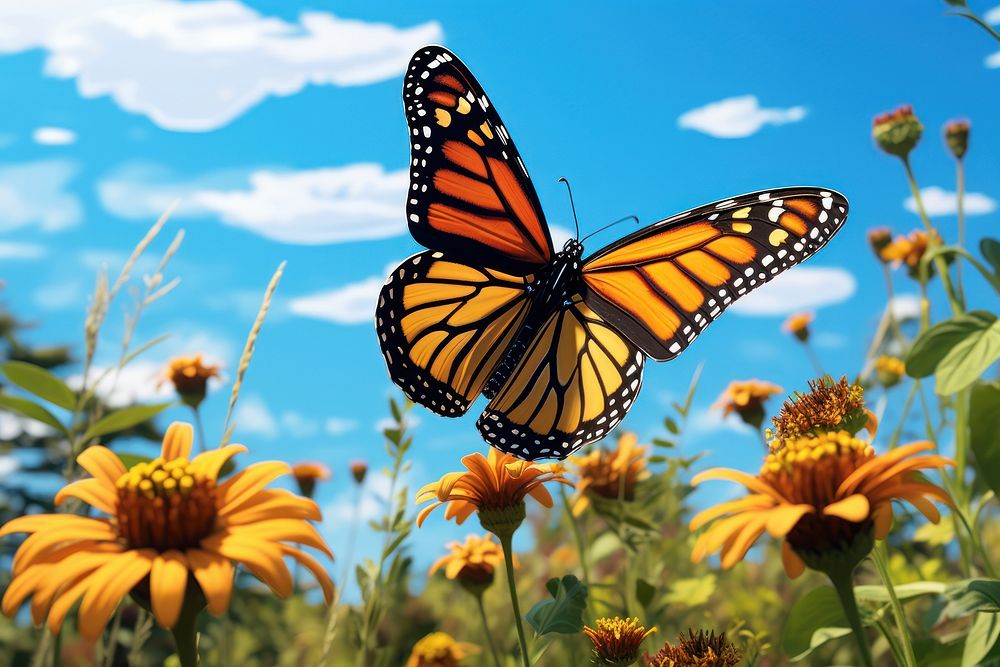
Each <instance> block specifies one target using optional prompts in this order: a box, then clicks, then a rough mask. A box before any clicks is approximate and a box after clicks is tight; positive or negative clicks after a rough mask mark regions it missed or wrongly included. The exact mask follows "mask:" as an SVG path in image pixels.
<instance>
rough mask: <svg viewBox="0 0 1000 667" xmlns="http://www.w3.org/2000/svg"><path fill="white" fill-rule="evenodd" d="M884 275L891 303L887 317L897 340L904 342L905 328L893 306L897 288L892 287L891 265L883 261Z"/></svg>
mask: <svg viewBox="0 0 1000 667" xmlns="http://www.w3.org/2000/svg"><path fill="white" fill-rule="evenodd" d="M882 277H883V278H884V279H885V294H886V298H887V299H888V301H887V302H886V303H888V304H889V306H888V308H886V317H888V318H889V328H890V329H891V330H892V333H893V335H895V337H896V341H897V342H899V343H902V342H903V340H904V338H903V330H902V329H901V328H900V326H899V320H897V319H896V312H895V309H894V307H893V300H894V299H895V298H896V294H895V290H894V289H893V288H892V270H891V269H890V268H889V265H888V264H886V263H885V262H882Z"/></svg>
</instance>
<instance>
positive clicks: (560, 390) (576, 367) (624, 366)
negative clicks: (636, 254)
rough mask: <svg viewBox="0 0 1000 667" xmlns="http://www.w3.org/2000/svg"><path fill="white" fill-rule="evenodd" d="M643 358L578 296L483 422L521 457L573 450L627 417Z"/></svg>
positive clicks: (540, 336) (497, 443) (547, 326)
mask: <svg viewBox="0 0 1000 667" xmlns="http://www.w3.org/2000/svg"><path fill="white" fill-rule="evenodd" d="M642 364H643V355H642V353H641V352H639V350H638V349H637V348H636V347H635V345H633V344H632V343H631V342H629V341H628V339H626V338H625V337H623V336H622V335H621V334H620V333H618V332H617V331H616V330H615V329H614V328H613V327H612V326H610V325H609V324H608V323H607V322H605V321H604V320H603V319H602V318H601V317H600V316H599V315H598V314H597V313H595V312H594V311H593V310H591V308H590V307H589V306H587V304H585V303H583V301H582V299H581V298H580V297H579V296H577V297H575V298H574V299H572V300H571V302H570V304H568V305H566V306H565V307H564V308H561V309H559V310H557V311H555V312H554V313H552V314H551V315H550V316H549V317H548V319H547V320H546V321H545V322H544V323H543V325H542V326H541V327H540V328H539V329H538V331H537V333H536V334H535V335H534V336H533V337H532V339H531V342H530V343H529V344H528V347H527V349H526V350H525V352H524V355H523V356H522V357H521V360H520V362H519V363H518V364H517V366H516V367H515V368H514V371H513V373H512V374H511V375H510V377H509V378H508V379H507V382H506V384H504V386H503V388H502V389H501V390H500V392H499V393H498V394H497V395H496V396H495V397H494V398H493V399H492V400H491V401H490V403H489V405H487V406H486V410H485V411H484V412H483V414H482V416H481V417H480V418H479V421H478V422H477V425H478V426H479V430H480V432H481V433H482V434H483V437H485V438H486V441H487V442H488V443H490V444H491V445H493V446H494V447H497V448H498V449H502V450H504V451H507V452H510V453H512V454H514V455H516V456H518V457H520V458H523V459H529V460H531V459H536V458H559V459H563V458H566V457H567V456H569V455H570V454H572V453H573V452H574V451H576V450H577V449H579V448H580V447H583V446H584V445H586V444H588V443H590V442H593V441H595V440H599V439H601V438H602V437H604V436H605V435H607V433H608V432H609V431H610V430H611V429H613V428H614V427H615V426H617V425H618V423H619V422H620V421H621V420H622V418H624V417H625V414H626V412H628V409H629V408H630V407H631V405H632V401H633V400H634V399H635V395H636V393H637V392H638V391H639V387H640V385H641V383H642Z"/></svg>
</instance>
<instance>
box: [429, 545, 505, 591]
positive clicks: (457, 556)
mask: <svg viewBox="0 0 1000 667" xmlns="http://www.w3.org/2000/svg"><path fill="white" fill-rule="evenodd" d="M448 549H450V553H448V554H446V555H444V556H441V558H438V559H437V560H436V561H435V562H434V564H433V565H432V566H431V569H430V571H429V572H428V574H434V573H435V572H437V571H438V570H440V569H441V568H442V567H443V568H444V574H445V576H446V577H448V578H449V579H453V580H455V581H458V583H460V584H461V585H462V586H463V587H464V588H466V589H468V590H469V591H470V592H472V593H473V594H478V593H480V592H482V591H483V590H485V589H486V588H489V587H490V585H492V584H493V574H494V572H495V571H496V569H497V567H500V566H501V565H502V564H503V550H501V548H500V545H499V544H497V543H496V542H494V541H493V538H492V537H491V536H490V535H489V534H487V535H485V536H483V537H479V536H478V535H469V536H468V537H466V538H465V542H450V543H449V544H448ZM512 557H513V558H514V562H515V566H516V565H517V557H516V556H512Z"/></svg>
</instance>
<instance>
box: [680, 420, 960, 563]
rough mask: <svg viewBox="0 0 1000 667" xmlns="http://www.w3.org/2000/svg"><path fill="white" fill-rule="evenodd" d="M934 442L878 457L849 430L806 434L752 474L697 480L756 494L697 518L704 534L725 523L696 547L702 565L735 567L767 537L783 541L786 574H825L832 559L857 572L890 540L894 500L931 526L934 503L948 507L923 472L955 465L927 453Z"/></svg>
mask: <svg viewBox="0 0 1000 667" xmlns="http://www.w3.org/2000/svg"><path fill="white" fill-rule="evenodd" d="M930 449H933V445H932V444H931V443H929V442H916V443H912V444H909V445H904V446H901V447H897V448H896V449H893V450H892V451H890V452H888V453H886V454H882V455H876V454H875V451H874V449H873V448H872V446H871V445H870V444H869V443H868V442H866V441H864V440H860V439H858V438H855V437H853V436H852V435H851V434H850V433H848V432H846V431H838V432H831V433H821V434H818V435H801V436H795V437H791V438H788V439H784V440H781V441H779V442H777V443H776V445H775V446H773V447H772V451H771V453H770V454H768V455H767V457H766V459H765V461H764V465H763V466H762V467H761V469H760V472H759V473H758V474H757V475H756V476H754V475H749V474H747V473H744V472H740V471H737V470H729V469H726V468H717V469H713V470H708V471H705V472H703V473H701V474H699V475H696V476H695V478H694V479H693V480H692V484H694V485H699V484H702V483H704V482H706V481H708V480H715V479H725V480H730V481H733V482H737V483H739V484H742V485H743V486H745V487H746V488H747V490H748V491H749V492H750V493H749V495H747V496H745V497H743V498H740V499H738V500H731V501H728V502H724V503H721V504H719V505H716V506H715V507H712V508H710V509H707V510H704V511H703V512H701V513H699V514H698V515H697V516H695V517H694V519H692V520H691V524H690V527H691V530H698V529H699V528H701V527H702V526H705V525H706V524H708V523H709V522H710V521H712V520H714V519H718V518H719V517H724V518H721V519H720V520H719V521H716V522H715V523H713V524H712V525H711V526H710V527H709V528H708V530H706V531H705V532H703V533H702V534H701V535H700V536H699V537H698V540H697V542H696V543H695V547H694V552H693V553H692V558H693V560H695V561H696V562H697V561H699V560H701V559H703V558H705V557H706V556H708V555H709V554H711V553H713V552H715V551H719V550H721V553H722V567H723V568H727V569H728V568H730V567H732V566H733V565H735V564H736V563H738V562H739V561H741V560H742V559H743V557H744V556H745V555H746V552H747V550H749V549H750V547H751V546H753V544H754V542H755V541H756V540H757V538H758V537H760V536H761V535H762V534H763V533H764V532H765V531H766V532H767V533H768V534H769V535H771V536H772V537H775V538H784V543H783V545H782V552H781V553H782V561H783V563H784V566H785V571H786V572H787V573H788V576H790V577H792V578H795V577H798V576H799V575H800V574H802V572H803V570H804V569H805V566H806V565H808V566H809V567H811V568H813V569H816V570H820V571H823V572H826V571H827V569H828V567H829V566H830V561H831V560H834V561H838V562H843V561H844V560H845V559H846V560H848V561H853V562H851V563H850V566H851V567H852V568H853V566H854V565H855V564H857V563H858V562H859V561H860V560H861V559H862V558H864V556H866V555H867V554H868V552H869V551H870V550H871V546H872V537H873V536H874V538H876V539H884V538H885V536H886V535H887V534H888V533H889V528H890V527H891V525H892V501H894V500H905V501H907V502H909V503H910V504H912V505H913V506H914V507H916V508H917V509H918V510H919V511H920V512H921V513H922V514H923V515H924V516H925V517H927V519H928V520H929V521H931V522H933V523H937V522H938V521H939V520H940V513H939V512H938V510H937V508H936V507H935V506H934V504H933V503H931V502H930V501H929V500H928V498H932V499H934V500H937V501H939V502H942V503H950V500H949V498H948V496H947V494H946V493H945V492H944V491H943V490H942V489H941V488H939V487H938V486H936V485H934V484H931V483H929V482H926V481H924V480H923V479H922V477H920V475H919V474H918V473H917V471H919V470H926V469H930V468H940V467H942V466H947V465H952V461H950V460H949V459H946V458H944V457H941V456H938V455H933V454H927V455H921V456H912V455H914V454H918V453H920V452H925V451H928V450H930Z"/></svg>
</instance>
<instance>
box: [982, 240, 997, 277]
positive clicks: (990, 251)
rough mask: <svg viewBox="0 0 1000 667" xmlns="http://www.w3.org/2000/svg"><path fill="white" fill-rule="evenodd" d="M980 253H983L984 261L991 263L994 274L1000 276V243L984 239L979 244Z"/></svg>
mask: <svg viewBox="0 0 1000 667" xmlns="http://www.w3.org/2000/svg"><path fill="white" fill-rule="evenodd" d="M979 252H981V253H982V255H983V259H985V260H986V261H987V262H989V264H990V266H991V267H992V268H993V273H995V274H996V275H997V276H1000V241H997V240H996V239H983V240H982V241H980V242H979Z"/></svg>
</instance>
